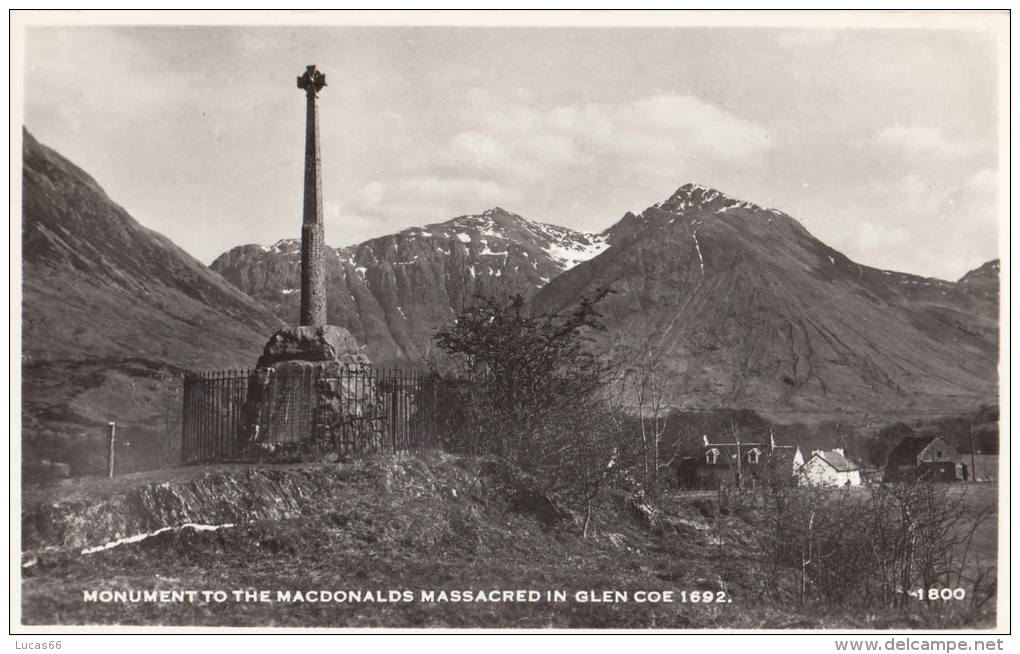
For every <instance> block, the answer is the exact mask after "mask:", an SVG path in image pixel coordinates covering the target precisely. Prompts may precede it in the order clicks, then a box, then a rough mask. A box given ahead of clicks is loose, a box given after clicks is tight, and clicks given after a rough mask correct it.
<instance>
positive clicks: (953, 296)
mask: <svg viewBox="0 0 1020 654" xmlns="http://www.w3.org/2000/svg"><path fill="white" fill-rule="evenodd" d="M607 237H608V240H609V242H610V243H611V247H609V248H608V249H607V250H606V251H605V252H602V253H601V254H600V255H599V256H597V257H595V258H593V259H591V260H589V261H587V262H584V263H581V264H579V265H578V266H576V267H574V268H572V269H570V270H568V271H566V272H564V273H563V274H561V275H559V276H558V277H556V278H555V279H553V280H552V281H551V282H550V283H549V284H548V285H546V286H545V287H544V288H542V289H541V290H540V291H539V292H538V294H537V295H536V296H535V298H534V301H533V308H534V309H536V310H538V311H559V310H563V309H565V308H567V307H569V306H570V305H572V304H573V303H574V302H576V300H577V298H578V297H580V296H582V295H584V294H589V293H592V292H593V291H594V290H595V289H597V288H609V289H611V290H613V291H615V293H613V294H612V295H610V296H609V298H608V299H607V300H606V301H605V302H604V304H603V305H602V307H601V310H602V312H603V313H604V314H605V320H606V324H607V326H608V330H607V332H605V333H604V334H602V335H600V338H601V339H602V340H601V342H602V345H603V346H604V347H609V345H610V344H612V345H613V346H614V348H615V349H614V351H615V352H616V353H620V352H626V351H628V350H629V351H631V352H633V351H636V350H650V351H651V352H652V353H653V354H654V356H655V357H656V358H657V359H658V360H661V361H662V362H663V363H664V365H665V367H666V370H667V371H666V373H665V374H666V377H667V380H668V387H669V396H670V400H671V403H672V404H673V405H674V406H681V407H687V408H702V407H720V406H724V407H744V408H751V409H756V410H759V411H761V412H763V413H766V414H767V415H770V416H771V417H774V418H783V417H797V418H798V419H803V418H805V417H807V416H812V415H813V416H816V417H818V418H823V417H824V418H832V417H836V418H839V417H840V416H850V415H853V416H858V417H865V416H869V415H870V416H878V415H882V414H890V415H899V416H906V415H911V414H916V415H924V414H929V413H943V414H948V413H951V412H953V411H955V410H957V409H971V408H974V407H976V406H978V405H980V404H982V403H994V402H995V401H996V398H997V395H996V394H997V384H998V378H997V372H996V364H997V360H998V317H997V316H998V308H997V302H998V298H997V296H996V295H992V294H988V293H980V292H979V293H975V292H971V291H972V289H971V288H970V287H972V286H974V285H975V284H974V283H964V282H963V281H961V283H960V284H954V283H952V282H946V281H941V280H937V279H930V278H922V277H917V276H913V275H907V274H903V273H897V272H893V271H888V270H877V269H874V268H869V267H867V266H862V265H860V264H857V263H855V262H853V261H851V260H850V259H848V258H847V257H846V256H844V255H843V254H841V253H839V252H838V251H836V250H834V249H832V248H830V247H828V246H826V245H825V244H824V243H822V242H820V241H818V240H817V239H816V238H814V237H813V236H812V235H811V234H810V233H808V231H807V230H805V229H804V227H803V226H801V224H800V223H798V222H797V221H796V220H794V219H793V218H791V217H790V216H788V215H786V214H784V213H782V212H780V211H777V210H775V209H764V208H762V207H759V206H757V205H754V204H752V203H749V202H741V201H738V200H735V199H733V198H730V197H727V196H726V195H724V194H722V193H720V192H718V191H716V190H713V189H709V188H706V187H703V186H696V185H692V184H688V185H685V186H683V187H681V188H680V189H679V190H677V192H676V193H675V194H673V195H672V196H671V197H670V198H669V199H668V200H667V201H666V202H665V203H662V204H661V205H656V206H653V207H649V208H648V209H646V210H645V211H644V212H642V213H641V214H640V215H634V214H632V213H628V214H627V215H625V216H624V217H623V219H622V220H620V221H619V222H618V223H617V224H616V225H614V226H613V227H611V228H610V229H609V230H607ZM982 275H983V276H985V277H987V276H988V274H987V272H986V273H982ZM968 277H969V276H968ZM966 279H967V278H965V280H966Z"/></svg>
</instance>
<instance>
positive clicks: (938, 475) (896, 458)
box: [885, 436, 967, 481]
mask: <svg viewBox="0 0 1020 654" xmlns="http://www.w3.org/2000/svg"><path fill="white" fill-rule="evenodd" d="M917 478H922V479H925V480H928V481H963V480H965V479H966V478H967V466H966V465H965V464H964V463H963V460H962V457H961V456H960V453H959V452H958V451H957V450H956V448H955V447H953V446H952V445H950V444H949V443H947V442H946V440H945V439H943V438H942V437H941V436H908V437H907V438H904V439H903V440H901V441H900V442H899V443H897V444H896V447H894V448H893V449H892V451H891V452H889V456H888V457H887V458H886V463H885V480H886V481H899V480H904V479H917Z"/></svg>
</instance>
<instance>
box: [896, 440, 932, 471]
mask: <svg viewBox="0 0 1020 654" xmlns="http://www.w3.org/2000/svg"><path fill="white" fill-rule="evenodd" d="M938 438H940V437H939V436H906V437H904V438H903V439H902V440H900V442H899V443H897V444H896V447H894V448H893V449H892V450H891V451H890V452H889V456H888V457H886V465H907V464H909V465H913V464H915V463H917V456H918V455H919V454H920V453H921V452H923V451H924V449H925V448H926V447H928V446H929V445H931V444H932V443H934V442H935V440H936V439H938Z"/></svg>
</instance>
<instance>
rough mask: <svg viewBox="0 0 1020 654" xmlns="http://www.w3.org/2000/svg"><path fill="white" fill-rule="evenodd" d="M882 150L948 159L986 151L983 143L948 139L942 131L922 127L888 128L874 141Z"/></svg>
mask: <svg viewBox="0 0 1020 654" xmlns="http://www.w3.org/2000/svg"><path fill="white" fill-rule="evenodd" d="M872 141H873V143H874V144H875V145H877V146H879V147H880V148H884V149H886V150H890V151H893V152H899V153H901V154H905V155H907V156H934V157H940V158H946V159H953V158H958V157H966V156H968V155H971V154H974V153H976V152H980V151H981V150H982V149H984V145H983V144H981V143H967V142H964V141H954V140H951V139H949V138H947V137H946V136H945V135H944V134H943V133H942V130H940V129H938V128H935V127H925V126H921V125H893V126H890V127H886V128H885V129H883V130H881V131H880V132H878V133H877V134H875V136H874V138H873V139H872Z"/></svg>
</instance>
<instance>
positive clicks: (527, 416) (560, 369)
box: [432, 292, 626, 533]
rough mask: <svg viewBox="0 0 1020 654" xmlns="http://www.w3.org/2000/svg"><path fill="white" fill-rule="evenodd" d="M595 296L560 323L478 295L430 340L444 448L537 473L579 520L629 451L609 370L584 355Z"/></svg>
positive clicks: (587, 519) (518, 304)
mask: <svg viewBox="0 0 1020 654" xmlns="http://www.w3.org/2000/svg"><path fill="white" fill-rule="evenodd" d="M605 295H606V293H605V292H598V293H596V295H594V296H592V297H590V298H584V299H582V300H581V302H580V304H579V306H578V307H577V309H576V310H575V311H574V312H573V313H571V314H569V315H566V316H559V315H548V314H544V315H534V316H533V315H530V314H529V313H528V312H527V310H526V307H525V302H524V299H523V297H521V296H520V295H516V296H514V297H513V298H510V299H509V300H500V299H497V298H494V297H486V296H483V297H479V298H477V300H476V302H475V304H474V305H472V306H469V307H467V308H466V309H464V310H463V311H462V312H461V313H460V314H458V316H457V319H456V320H455V321H454V323H453V324H452V325H449V326H447V327H446V328H444V329H442V330H440V331H439V332H438V333H437V335H436V345H437V346H438V348H439V350H440V351H441V352H442V353H443V354H444V357H445V358H444V360H442V361H441V362H439V361H433V362H432V368H433V374H434V375H435V377H436V379H437V387H438V388H439V391H438V404H439V406H440V407H441V411H439V415H440V419H441V421H442V422H441V424H440V429H441V431H442V432H443V433H444V434H446V436H445V442H444V445H445V446H446V447H447V448H448V449H450V450H453V451H461V452H468V453H472V454H487V455H495V456H498V457H501V458H503V459H505V460H506V461H508V462H510V463H512V464H514V465H517V466H519V467H521V468H523V469H524V470H527V471H528V472H531V473H533V474H535V476H536V477H537V478H538V479H541V480H542V483H543V484H544V485H545V486H546V490H548V491H551V492H557V493H560V494H562V495H564V496H566V497H567V498H568V499H570V500H571V502H572V503H574V504H575V506H578V507H580V508H581V510H582V511H583V512H584V526H583V529H582V531H583V532H584V533H587V531H588V528H589V526H590V523H591V519H592V515H593V513H594V511H595V508H596V504H597V498H598V493H599V490H600V489H601V488H603V487H604V485H605V484H606V483H607V481H608V480H609V479H610V478H611V477H613V476H614V475H615V474H616V473H617V472H618V471H619V470H621V469H622V467H623V459H624V457H625V450H626V448H624V447H623V443H622V438H621V433H622V430H621V429H620V428H619V425H620V424H621V421H620V420H617V419H614V416H613V415H612V411H611V407H609V406H608V404H607V402H606V401H605V395H604V389H605V387H606V385H607V384H608V382H609V381H610V378H611V374H610V373H611V371H610V369H609V367H608V366H607V365H606V364H605V363H604V362H602V361H601V360H600V359H599V358H598V357H596V356H595V355H594V354H592V352H591V351H590V350H589V348H588V347H587V345H588V337H587V332H588V331H589V330H593V329H600V326H599V324H598V317H599V315H598V312H597V311H596V310H595V306H596V304H597V303H598V302H599V301H600V300H601V299H602V298H603V297H605Z"/></svg>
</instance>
